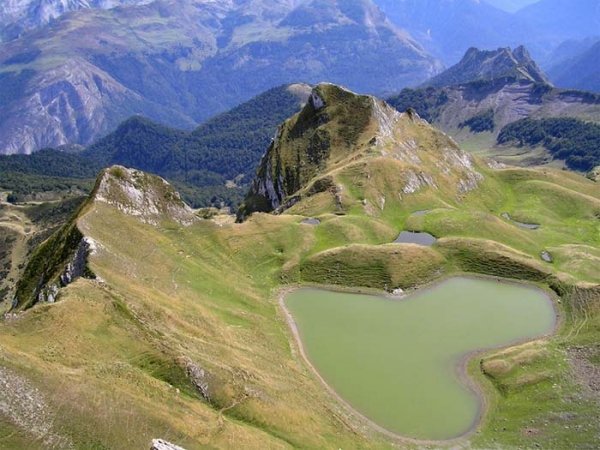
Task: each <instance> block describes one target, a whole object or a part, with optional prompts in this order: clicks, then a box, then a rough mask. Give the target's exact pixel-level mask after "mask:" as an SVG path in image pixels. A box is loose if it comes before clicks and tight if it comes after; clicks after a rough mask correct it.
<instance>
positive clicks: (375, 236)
mask: <svg viewBox="0 0 600 450" xmlns="http://www.w3.org/2000/svg"><path fill="white" fill-rule="evenodd" d="M405 132H407V133H409V132H415V133H418V132H419V131H418V130H417V131H414V130H413V131H411V130H408V129H407V130H405ZM421 138H422V139H425V138H426V137H423V136H421ZM425 144H427V143H425ZM398 164H400V163H399V162H394V163H391V162H390V161H389V160H384V159H381V158H371V159H368V160H366V161H362V162H360V161H359V162H351V163H349V164H340V165H338V166H336V167H335V168H334V170H333V171H332V174H331V175H332V177H333V178H334V181H335V183H336V184H337V185H341V186H343V189H342V191H341V192H342V204H343V208H344V211H345V215H343V216H339V215H334V214H332V212H333V211H334V210H335V209H334V202H333V201H332V199H331V194H330V193H320V194H317V195H315V196H314V197H311V198H308V199H306V200H305V201H303V202H301V203H300V204H297V205H296V206H294V208H292V209H291V210H290V211H289V212H288V214H284V215H282V216H271V215H265V214H256V215H254V216H252V218H251V219H250V220H249V221H247V222H246V223H244V224H240V225H233V224H231V225H224V226H222V227H221V226H218V225H216V224H214V223H213V222H211V221H203V222H200V223H198V224H196V225H193V226H192V227H190V228H185V229H182V228H180V227H178V226H176V225H174V224H171V223H168V222H165V223H163V224H162V225H161V226H160V227H152V226H150V225H143V224H141V223H140V222H138V221H136V220H135V219H133V218H129V217H124V216H123V215H122V214H120V213H118V212H117V211H115V210H114V209H112V208H109V207H107V206H106V205H102V204H95V205H93V207H92V208H91V209H90V210H89V211H88V212H87V213H86V215H85V216H84V217H83V218H82V219H80V220H79V227H80V229H81V230H82V232H83V233H84V234H86V235H89V236H91V237H92V238H94V239H95V240H96V241H98V242H100V243H101V247H100V249H99V251H98V253H97V254H96V255H94V256H93V257H92V258H91V267H92V270H93V271H94V273H96V274H97V275H99V276H100V277H101V278H102V279H104V280H105V283H98V282H92V281H87V280H80V281H78V282H77V283H75V284H73V285H71V286H70V287H68V288H66V289H65V290H64V291H63V295H62V300H61V301H60V302H59V303H57V304H55V305H40V306H37V307H35V308H33V309H32V310H30V311H28V312H27V313H25V314H23V315H22V316H20V317H19V318H18V319H15V320H12V321H8V322H6V323H5V324H4V325H3V326H2V327H1V328H0V342H2V344H1V346H0V357H1V358H2V365H10V367H12V368H13V369H14V370H17V371H19V373H22V374H25V375H27V376H28V377H29V378H30V379H32V380H34V381H35V382H37V383H38V386H40V388H42V386H44V388H43V392H44V395H45V396H46V401H47V402H48V403H49V404H51V405H52V407H53V409H54V410H55V411H56V413H57V415H56V418H55V420H54V429H55V432H56V433H58V434H60V435H63V436H68V437H70V438H71V439H72V440H73V442H74V443H75V444H76V445H77V446H79V447H83V448H121V447H124V446H125V445H124V443H126V446H129V447H144V446H146V445H147V444H148V442H149V440H150V439H151V438H154V437H163V438H167V439H170V440H172V441H174V442H177V443H178V444H180V445H183V446H184V447H186V448H190V449H191V448H200V447H203V446H212V447H232V446H234V445H235V446H237V447H240V446H244V447H247V448H265V447H271V448H283V447H289V446H293V447H311V448H314V447H326V448H353V447H361V448H365V447H368V446H373V447H377V448H379V447H381V446H383V445H384V442H383V441H381V440H380V439H381V438H377V437H375V438H374V439H373V436H371V440H367V437H366V436H368V433H367V435H366V436H365V435H363V433H361V432H360V431H359V432H356V430H364V428H361V427H360V426H357V425H356V422H355V419H353V418H352V417H350V416H349V415H348V414H347V412H345V411H344V410H343V409H341V408H340V406H339V405H337V403H336V402H335V401H333V399H332V398H331V397H329V395H328V394H327V393H325V392H324V389H322V387H321V386H320V385H319V383H318V382H317V380H315V378H314V376H313V375H312V374H311V373H310V371H309V370H308V369H307V368H306V367H305V366H304V365H303V364H302V362H301V360H300V358H299V357H298V355H297V353H296V351H295V350H294V347H293V345H292V347H290V333H289V331H288V329H287V325H286V323H285V321H284V319H283V317H282V315H281V313H280V311H279V310H278V305H277V299H276V298H275V295H274V294H275V289H276V288H278V287H280V286H282V284H284V283H286V282H311V283H323V284H343V285H362V286H368V287H374V288H379V289H382V288H388V289H391V288H395V287H402V288H408V287H411V286H414V285H418V284H421V283H423V282H425V281H428V280H431V279H433V278H435V277H437V276H441V275H449V274H452V273H460V272H462V271H465V270H469V271H476V272H483V273H488V274H492V275H502V276H509V277H513V278H521V279H527V280H534V281H536V282H537V283H539V284H540V285H548V283H550V284H553V285H556V286H564V285H565V284H573V283H577V282H579V283H581V282H587V283H599V282H600V279H599V276H600V275H599V272H598V270H594V269H593V267H598V262H599V260H598V256H599V255H598V249H599V248H600V229H599V226H600V225H599V221H598V215H599V214H600V192H599V190H598V185H597V184H595V183H593V182H591V181H589V180H586V179H584V178H583V177H580V176H578V175H575V174H570V173H565V172H561V171H553V170H546V171H537V170H526V169H504V170H498V171H491V170H487V169H483V168H481V169H480V170H481V171H482V172H483V173H484V175H485V181H484V182H483V183H482V184H481V185H480V187H479V189H477V190H475V191H473V192H471V193H469V194H466V195H459V194H458V193H457V192H456V191H455V190H453V189H451V184H452V183H453V182H454V181H455V180H453V179H451V178H448V179H444V180H445V181H443V183H447V184H443V185H440V186H439V187H438V189H434V188H425V189H423V190H421V191H420V192H418V193H417V194H410V195H404V194H403V195H402V196H400V195H399V192H400V191H401V186H403V181H402V180H399V179H398V176H397V174H398V173H399V172H398V170H399V166H398ZM366 174H368V175H369V176H365V175H366ZM382 198H384V199H385V204H384V206H383V208H382V207H381V205H382V201H381V200H382ZM419 210H431V211H430V212H429V213H427V214H425V215H415V214H413V213H414V212H415V211H419ZM503 212H508V213H510V214H511V215H512V216H513V217H514V218H515V219H517V220H521V221H525V222H527V221H531V222H536V223H539V224H541V228H540V229H539V230H535V231H532V230H524V229H521V228H519V227H518V226H516V225H515V224H514V223H512V222H509V221H506V220H504V219H502V218H501V217H500V214H501V213H503ZM297 214H302V215H304V216H317V217H319V218H320V219H321V220H322V222H321V224H320V225H318V226H310V225H305V224H301V223H300V221H301V219H302V217H299V216H298V215H297ZM405 228H409V229H414V230H424V231H428V232H430V233H432V234H434V235H435V236H437V237H438V238H440V240H439V241H438V244H437V245H436V246H434V247H433V248H431V249H425V248H418V247H414V246H411V245H383V246H382V245H381V244H388V243H390V242H392V241H393V239H394V238H395V236H396V235H397V233H398V232H399V231H400V230H402V229H405ZM544 249H547V250H549V251H550V252H552V253H553V255H554V256H555V262H554V263H553V264H548V263H544V262H543V261H542V260H541V259H540V257H539V253H540V252H541V251H542V250H544ZM490 260H491V261H493V262H494V264H489V261H490ZM366 268H368V269H369V270H370V271H371V272H370V276H369V277H368V279H365V278H364V277H362V274H363V273H364V270H365V269H366ZM407 269H410V270H407ZM361 277H362V278H361ZM561 301H562V307H561V308H562V309H563V311H564V313H565V324H564V326H563V328H562V329H561V331H560V333H559V335H558V336H557V337H556V338H554V339H551V340H549V341H542V342H539V343H538V344H536V348H535V351H534V352H529V353H527V352H526V353H525V354H522V353H523V352H524V350H522V349H517V350H514V351H512V352H511V353H503V352H496V353H495V354H489V355H485V357H484V359H485V361H486V362H494V361H503V362H496V363H495V364H490V363H487V365H486V364H485V363H484V365H483V368H484V370H485V371H486V374H487V376H486V377H485V378H484V377H483V376H482V375H481V374H480V371H479V370H478V368H479V367H478V360H474V362H473V364H472V372H473V374H474V375H475V376H477V377H478V378H481V379H482V381H484V382H485V383H486V384H485V386H486V389H487V390H488V391H489V398H490V402H491V410H490V414H489V415H488V416H487V417H486V423H485V426H484V427H483V428H482V429H481V431H480V433H478V434H476V435H475V436H474V437H473V438H472V441H471V443H472V445H473V446H474V447H476V448H489V447H490V446H493V445H495V444H496V443H500V444H501V445H502V446H503V447H506V446H509V445H512V446H515V447H519V448H523V447H532V446H534V445H535V444H536V443H537V444H539V445H542V447H548V448H557V447H560V446H563V447H564V446H572V445H574V444H577V445H579V446H580V447H585V446H592V445H593V444H594V443H595V442H596V436H597V434H598V432H599V431H600V430H599V429H598V421H593V420H591V419H590V418H592V417H594V416H597V415H598V407H597V406H593V404H592V403H591V402H590V401H589V400H587V398H588V397H586V396H585V395H583V393H582V392H583V391H582V390H581V388H580V387H579V386H578V385H577V384H576V383H575V381H574V379H573V376H572V374H571V369H570V367H569V365H568V364H567V363H566V361H565V357H566V352H567V350H568V349H569V348H571V347H572V346H573V345H581V346H584V347H586V348H587V347H591V346H592V344H593V343H594V342H597V340H598V333H599V329H600V319H599V317H600V316H599V315H598V314H597V312H594V311H592V310H590V309H587V310H582V309H578V308H576V307H575V305H574V304H573V303H572V301H573V300H572V299H570V298H569V297H568V296H565V297H563V298H562V300H561ZM596 302H598V300H597V298H596ZM41 330H42V331H41ZM575 330H577V331H576V332H575ZM49 336H51V337H52V338H51V339H49ZM519 355H520V356H519ZM188 359H189V360H191V361H193V362H194V363H195V364H197V365H199V366H200V367H202V368H204V369H205V370H206V371H207V372H208V373H209V374H210V379H209V385H210V386H211V388H210V400H209V401H207V400H203V399H201V398H200V396H199V395H198V394H197V393H196V391H195V390H194V387H193V386H192V385H191V383H190V381H189V380H188V378H187V377H186V376H185V361H186V360H188ZM9 361H10V363H9ZM498 367H500V369H498ZM503 367H510V370H504V369H502V368H503ZM555 385H556V386H558V387H556V386H555ZM565 417H566V419H565ZM565 421H566V422H565ZM349 424H354V425H355V426H354V427H351V426H349ZM565 424H567V425H566V426H569V428H566V427H565ZM571 425H572V426H571ZM530 428H532V429H535V430H537V431H531V430H529V429H530ZM5 429H6V427H5V426H4V425H3V424H2V423H0V430H5ZM132 430H135V432H132ZM528 430H529V431H528ZM2 436H3V434H2V433H0V439H1V437H2ZM0 442H2V441H1V440H0ZM5 442H6V441H5ZM6 445H8V444H6ZM6 445H5V446H6Z"/></svg>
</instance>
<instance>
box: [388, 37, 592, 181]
mask: <svg viewBox="0 0 600 450" xmlns="http://www.w3.org/2000/svg"><path fill="white" fill-rule="evenodd" d="M388 101H389V102H390V104H392V105H393V106H394V107H396V108H397V109H398V110H399V111H406V110H407V109H408V108H412V109H413V110H415V111H416V112H417V113H418V114H419V115H421V116H422V117H423V118H425V119H427V120H428V121H430V122H432V123H433V124H435V125H436V126H438V127H440V128H442V129H443V130H444V131H446V132H447V133H449V134H451V135H452V136H453V137H455V139H457V140H458V141H460V142H461V143H462V144H463V145H465V146H466V147H471V148H473V150H477V151H483V150H486V149H490V148H492V147H494V146H496V144H498V143H502V144H506V143H509V142H513V141H516V142H521V144H519V145H523V144H527V143H530V142H535V144H536V145H543V144H544V142H543V139H542V140H535V139H533V140H532V139H531V136H527V133H535V132H536V130H539V129H540V128H539V126H538V124H536V123H528V124H526V125H527V126H524V127H520V128H519V129H518V130H517V131H518V133H517V132H515V133H509V134H508V135H509V136H510V137H511V139H508V138H507V139H502V140H501V141H502V142H499V141H498V137H499V135H500V134H502V132H503V130H504V129H505V127H507V126H508V125H509V124H513V123H515V122H517V121H520V120H522V119H527V120H536V119H548V118H564V119H568V120H573V119H580V120H581V123H580V122H572V121H571V122H559V123H557V122H552V123H549V124H548V123H544V124H543V125H544V127H549V128H548V133H552V134H551V136H552V139H554V138H558V137H559V136H560V131H557V127H558V126H564V127H565V128H563V133H566V131H567V130H569V132H570V130H575V129H579V130H580V131H581V130H584V132H580V134H585V135H586V136H588V137H589V136H592V137H590V138H589V139H588V138H586V144H585V148H586V149H591V152H592V153H594V156H589V155H587V153H588V150H585V153H586V155H585V158H584V159H581V158H579V159H571V161H573V162H572V163H571V166H570V167H572V168H575V169H578V170H590V169H591V168H592V167H593V166H594V165H597V164H599V163H600V152H599V151H596V150H595V147H594V145H597V146H598V148H600V139H599V136H600V135H599V134H598V132H597V131H596V128H595V127H597V126H598V125H589V126H586V125H585V124H586V122H596V123H598V122H600V95H598V94H594V93H591V92H585V91H578V90H567V89H558V88H555V87H553V86H552V85H551V84H549V82H548V78H547V77H546V75H545V74H544V73H543V72H542V71H541V69H540V68H539V67H538V66H537V64H536V63H535V62H534V61H533V60H532V59H531V58H530V57H529V55H528V52H527V50H526V49H525V48H523V47H519V48H517V49H514V50H511V49H509V48H505V49H498V50H496V51H481V50H477V49H474V48H472V49H470V50H469V51H467V53H466V54H465V56H464V58H463V59H462V60H461V61H460V62H459V63H458V64H457V65H455V66H453V67H451V68H449V69H448V70H446V71H445V72H442V73H441V74H439V75H437V76H436V77H434V78H432V79H431V80H429V81H428V82H426V83H425V84H424V87H422V88H419V89H405V90H403V91H402V92H401V93H400V94H398V95H396V96H393V97H391V98H390V99H389V100H388ZM590 127H591V128H593V130H591V131H590V132H589V133H588V131H589V130H587V128H590ZM550 128H551V129H550ZM544 130H546V128H544ZM545 132H546V131H544V133H545ZM554 133H558V134H556V135H555V134H554ZM517 135H518V138H517V137H516V136H517ZM549 136H550V134H549ZM513 137H514V139H512V138H513ZM592 141H593V142H594V144H592V143H591V142H592ZM569 149H570V150H569V151H566V152H563V153H560V155H562V156H560V155H559V156H560V157H559V156H557V157H559V159H568V158H569V156H571V153H570V152H572V151H577V150H578V149H576V148H575V147H574V146H573V147H571V146H569ZM580 149H582V147H581V146H580ZM501 153H502V151H498V152H496V151H494V153H493V156H496V154H501ZM520 153H522V154H526V153H527V151H525V150H524V151H522V152H520ZM489 155H490V154H489V153H488V156H489ZM545 156H547V155H542V158H541V159H540V158H537V159H536V158H532V157H531V155H524V158H523V161H524V162H526V163H540V162H542V160H543V159H544V158H545ZM546 159H547V158H546ZM511 162H515V161H511Z"/></svg>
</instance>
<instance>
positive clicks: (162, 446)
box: [150, 439, 185, 450]
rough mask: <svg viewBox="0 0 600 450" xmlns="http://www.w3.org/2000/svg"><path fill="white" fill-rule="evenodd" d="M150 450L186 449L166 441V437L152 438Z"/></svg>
mask: <svg viewBox="0 0 600 450" xmlns="http://www.w3.org/2000/svg"><path fill="white" fill-rule="evenodd" d="M150 450H185V449H184V448H183V447H180V446H179V445H175V444H171V443H170V442H167V441H165V440H164V439H152V445H150Z"/></svg>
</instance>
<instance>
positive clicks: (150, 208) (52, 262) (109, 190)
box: [12, 166, 203, 383]
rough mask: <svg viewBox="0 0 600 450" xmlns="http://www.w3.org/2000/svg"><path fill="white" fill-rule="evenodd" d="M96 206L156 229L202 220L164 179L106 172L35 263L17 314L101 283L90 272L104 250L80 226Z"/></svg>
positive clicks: (16, 303)
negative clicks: (69, 290) (76, 286)
mask: <svg viewBox="0 0 600 450" xmlns="http://www.w3.org/2000/svg"><path fill="white" fill-rule="evenodd" d="M94 203H97V204H106V205H109V206H110V207H112V208H115V209H117V210H118V211H120V212H121V213H123V214H125V215H127V216H130V217H134V218H135V219H137V220H139V221H140V222H142V223H145V224H149V225H151V226H158V225H159V224H161V223H163V222H164V221H171V222H175V223H176V224H178V225H179V226H189V225H191V224H193V223H194V222H196V221H198V220H200V219H199V218H198V217H197V216H196V214H195V213H194V211H193V210H192V209H191V208H190V207H189V206H187V205H186V204H185V203H184V202H183V201H182V200H181V198H180V196H179V193H178V192H176V191H175V190H174V189H173V187H172V186H171V185H170V184H169V183H168V182H167V181H165V180H164V179H162V178H160V177H158V176H155V175H150V174H147V173H144V172H141V171H139V170H134V169H127V168H125V167H122V166H113V167H111V168H109V169H105V170H103V171H102V172H101V174H100V175H99V176H98V179H97V181H96V186H95V188H94V190H93V191H92V193H91V194H90V196H89V198H88V200H87V201H86V202H85V203H84V205H83V206H82V207H80V209H79V210H78V212H77V213H76V214H75V216H74V217H73V218H72V219H71V220H70V221H69V222H68V223H67V224H65V225H64V226H63V227H62V228H61V229H59V230H58V231H57V232H56V233H55V234H53V235H52V236H51V237H50V238H49V239H48V240H47V241H45V242H44V243H43V244H42V245H41V246H40V247H39V248H38V249H37V251H36V252H35V253H34V254H33V256H32V257H31V259H30V261H29V263H28V265H27V267H26V268H25V272H24V275H23V277H22V278H21V280H20V281H19V283H18V284H17V290H16V294H15V297H14V300H13V303H12V309H13V310H19V309H24V308H28V307H31V306H32V305H34V304H36V303H40V302H47V303H54V302H56V301H57V300H58V298H59V295H60V289H61V288H63V287H65V286H68V285H69V284H71V283H72V282H74V281H75V280H77V279H78V278H80V277H85V278H91V279H96V278H97V277H96V275H95V274H94V273H93V271H92V270H91V269H90V268H89V265H88V257H89V256H90V255H92V254H94V253H95V252H97V251H98V250H99V249H100V247H101V245H100V244H99V243H97V242H96V241H94V239H92V238H90V237H89V236H85V234H84V233H83V232H82V231H81V230H80V228H79V226H78V220H79V219H80V218H81V217H83V216H84V215H85V214H86V212H87V211H88V210H89V208H90V207H91V205H92V204H94ZM198 373H200V372H198ZM202 375H203V374H202ZM199 383H200V382H199Z"/></svg>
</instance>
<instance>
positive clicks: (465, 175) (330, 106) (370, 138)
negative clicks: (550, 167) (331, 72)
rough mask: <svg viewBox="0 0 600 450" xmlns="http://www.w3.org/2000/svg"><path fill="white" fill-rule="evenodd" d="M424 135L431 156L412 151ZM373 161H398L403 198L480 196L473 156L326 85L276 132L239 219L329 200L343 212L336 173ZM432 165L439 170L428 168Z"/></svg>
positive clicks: (378, 105)
mask: <svg viewBox="0 0 600 450" xmlns="http://www.w3.org/2000/svg"><path fill="white" fill-rule="evenodd" d="M420 133H424V134H428V135H431V138H432V139H433V142H434V143H433V144H432V145H430V147H429V148H428V152H420V151H419V150H420V149H419V148H414V147H411V146H412V145H413V144H411V142H414V141H415V139H416V138H417V136H418V135H419V134H420ZM373 154H381V155H382V156H385V157H386V158H391V159H394V161H395V164H394V166H393V169H394V170H395V172H396V173H397V175H398V176H399V177H400V178H401V179H403V180H406V182H407V186H405V188H404V192H405V193H408V192H409V191H410V192H415V191H418V190H421V189H426V188H428V187H433V186H435V187H439V186H441V185H443V186H444V191H445V192H446V193H447V194H448V195H460V194H465V193H467V192H469V191H470V190H472V189H475V188H476V187H477V184H478V182H479V180H481V178H482V177H481V175H480V174H479V173H478V172H477V171H475V170H474V169H473V166H472V162H471V160H470V158H469V156H468V155H467V154H465V153H464V152H462V151H461V150H460V149H459V148H458V147H457V146H456V145H455V144H454V143H453V142H452V141H451V140H450V139H448V138H447V137H446V136H445V135H443V134H441V133H439V132H437V131H436V130H434V129H432V128H431V127H430V126H429V125H427V123H426V122H425V121H422V120H421V119H419V118H418V117H415V116H412V115H411V114H399V113H398V112H397V111H396V110H394V109H393V108H391V107H390V106H389V105H387V104H386V103H384V102H382V101H380V100H377V99H375V98H373V97H368V96H359V95H356V94H354V93H352V92H350V91H347V90H345V89H342V88H340V87H338V86H335V85H330V84H321V85H319V86H317V87H316V88H315V89H314V90H313V92H312V94H311V96H310V100H309V102H308V103H307V104H306V106H305V107H304V108H303V109H302V111H300V112H299V113H298V114H296V115H295V116H294V117H292V118H291V119H289V120H287V121H286V122H285V123H284V124H283V125H282V126H281V127H280V128H279V131H278V134H277V137H276V139H275V140H274V141H273V143H272V144H271V147H270V148H269V150H268V151H267V153H266V155H265V156H264V157H263V160H262V161H261V164H260V166H259V168H258V172H257V177H256V179H255V180H254V182H253V184H252V188H251V189H250V192H249V194H248V195H247V197H246V200H245V203H244V206H243V207H242V208H241V212H240V217H244V216H246V215H248V214H251V213H252V212H256V211H259V212H271V211H274V210H277V211H280V212H281V211H283V210H285V209H288V208H290V207H293V206H294V204H296V203H298V202H299V201H300V200H302V199H303V198H305V197H313V196H320V197H323V196H325V197H329V201H330V202H335V204H336V208H338V210H339V212H343V211H344V208H345V206H344V204H343V200H342V199H343V196H342V190H341V188H339V187H338V186H337V185H336V184H335V181H334V180H335V175H334V173H335V172H336V169H337V168H338V167H339V166H340V165H341V164H348V163H349V162H350V161H352V164H353V165H356V166H357V167H360V166H361V165H362V164H363V163H362V160H363V159H365V163H364V164H365V165H366V167H368V166H369V165H370V164H371V163H372V159H373ZM431 160H437V161H438V163H437V164H436V165H433V164H430V163H431V162H432V161H431ZM429 169H434V170H432V171H430V170H429Z"/></svg>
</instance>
